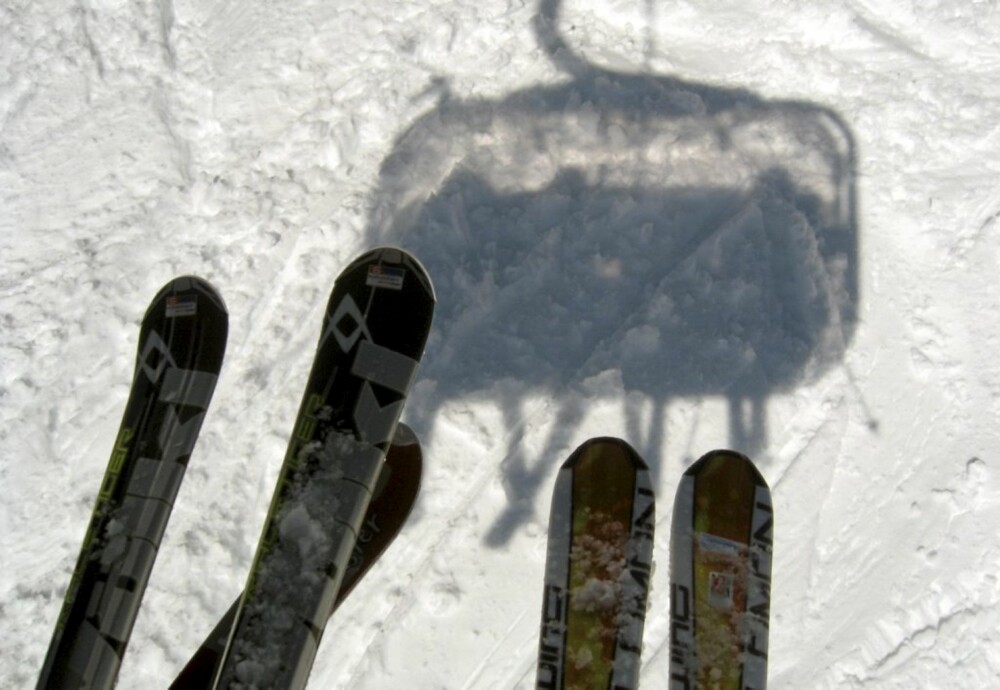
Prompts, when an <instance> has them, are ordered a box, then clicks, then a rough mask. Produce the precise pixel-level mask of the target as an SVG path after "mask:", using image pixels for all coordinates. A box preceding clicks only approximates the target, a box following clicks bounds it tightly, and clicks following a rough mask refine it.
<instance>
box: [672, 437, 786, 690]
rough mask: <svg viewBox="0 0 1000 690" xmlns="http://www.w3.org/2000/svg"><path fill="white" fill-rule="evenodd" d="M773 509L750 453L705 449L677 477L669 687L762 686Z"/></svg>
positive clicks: (739, 689) (743, 689) (723, 689)
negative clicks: (745, 454) (746, 455)
mask: <svg viewBox="0 0 1000 690" xmlns="http://www.w3.org/2000/svg"><path fill="white" fill-rule="evenodd" d="M773 526H774V512H773V508H772V505H771V492H770V490H769V489H768V487H767V483H766V482H765V481H764V478H763V477H762V476H761V474H760V472H758V471H757V468H756V467H755V466H754V464H753V463H752V462H751V461H750V459H749V458H747V457H745V456H743V455H740V454H739V453H735V452H732V451H727V450H717V451H713V452H711V453H708V454H707V455H705V456H704V457H702V458H701V459H700V460H698V462H696V463H695V464H694V465H692V466H691V467H690V468H689V469H688V470H687V471H686V472H685V473H684V475H683V476H682V477H681V481H680V485H679V486H678V488H677V500H676V502H675V503H674V517H673V526H672V530H671V539H670V579H671V582H670V608H671V611H670V625H671V633H670V640H671V643H670V690H682V689H688V688H690V689H695V688H697V689H702V688H704V689H706V690H708V689H711V690H763V688H765V687H766V686H767V638H768V617H769V611H770V602H771V549H772V543H773Z"/></svg>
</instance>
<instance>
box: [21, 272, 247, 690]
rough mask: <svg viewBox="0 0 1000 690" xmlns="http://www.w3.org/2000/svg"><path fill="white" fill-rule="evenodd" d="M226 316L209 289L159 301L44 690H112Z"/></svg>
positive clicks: (142, 343) (171, 288)
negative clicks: (73, 689)
mask: <svg viewBox="0 0 1000 690" xmlns="http://www.w3.org/2000/svg"><path fill="white" fill-rule="evenodd" d="M227 331H228V314H227V312H226V307H225V304H224V303H223V301H222V298H221V297H220V296H219V294H218V293H217V292H216V291H215V289H214V288H213V287H212V286H211V285H209V284H208V283H207V282H206V281H204V280H201V279H200V278H195V277H190V276H188V277H182V278H176V279H174V280H172V281H170V282H169V283H168V284H167V285H166V286H164V287H163V289H161V290H160V292H159V293H158V294H157V295H156V297H155V298H153V301H152V302H151V303H150V305H149V308H148V309H147V311H146V315H145V317H144V318H143V320H142V327H141V330H140V332H139V346H138V356H137V358H136V367H135V376H134V379H133V382H132V389H131V392H130V394H129V398H128V403H127V404H126V407H125V414H124V417H123V419H122V423H121V427H120V430H119V432H118V437H117V440H116V441H115V445H114V449H113V451H112V453H111V459H110V461H109V462H108V467H107V471H106V473H105V475H104V479H103V481H102V482H101V486H100V489H99V491H98V494H97V503H96V506H95V508H94V512H93V514H92V516H91V519H90V523H89V525H88V527H87V532H86V536H85V537H84V540H83V548H82V549H81V552H80V556H79V559H78V560H77V564H76V568H75V569H74V571H73V577H72V579H71V580H70V584H69V587H68V589H67V591H66V596H65V599H64V603H63V607H62V611H61V612H60V614H59V619H58V622H57V623H56V628H55V633H54V634H53V637H52V642H51V644H50V646H49V651H48V654H47V656H46V658H45V665H44V666H43V668H42V672H41V675H40V676H39V679H38V688H40V689H41V688H111V687H113V685H114V683H115V680H116V678H117V675H118V669H119V667H120V665H121V660H122V657H123V655H124V654H125V648H126V645H127V644H128V639H129V635H130V634H131V632H132V627H133V625H134V623H135V619H136V615H137V614H138V610H139V604H140V602H141V600H142V595H143V592H144V591H145V588H146V583H147V581H148V580H149V574H150V571H151V570H152V567H153V561H154V560H155V558H156V553H157V549H158V548H159V545H160V540H161V538H162V536H163V532H164V530H165V528H166V525H167V520H168V518H169V516H170V511H171V508H172V507H173V503H174V499H175V498H176V496H177V491H178V489H179V487H180V483H181V479H182V477H183V476H184V470H185V468H186V467H187V463H188V459H189V458H190V455H191V451H192V449H193V448H194V444H195V440H196V439H197V437H198V432H199V430H200V429H201V423H202V420H203V419H204V416H205V411H206V409H207V408H208V405H209V401H210V400H211V398H212V393H213V391H214V390H215V383H216V379H217V378H218V375H219V370H220V368H221V366H222V358H223V354H224V352H225V346H226V335H227Z"/></svg>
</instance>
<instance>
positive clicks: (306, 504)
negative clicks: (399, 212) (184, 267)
mask: <svg viewBox="0 0 1000 690" xmlns="http://www.w3.org/2000/svg"><path fill="white" fill-rule="evenodd" d="M433 310H434V290H433V287H432V285H431V282H430V279H429V277H428V276H427V273H426V272H425V270H424V269H423V267H422V266H421V265H420V263H419V262H418V261H417V260H416V259H415V258H414V257H412V256H410V255H409V254H407V253H406V252H405V251H403V250H400V249H397V248H389V247H386V248H379V249H375V250H372V251H370V252H367V253H365V254H364V255H362V256H360V257H359V258H357V259H356V260H355V261H354V262H352V263H351V264H350V265H349V266H348V267H347V268H346V269H345V270H344V271H343V272H342V273H341V274H340V276H339V277H338V278H337V280H336V282H335V285H334V288H333V292H332V294H331V296H330V300H329V304H328V306H327V311H326V314H325V317H324V320H323V326H322V330H321V335H320V341H319V346H318V349H317V353H316V357H315V359H314V362H313V366H312V370H311V373H310V375H309V379H308V383H307V385H306V391H305V394H304V396H303V401H302V404H301V407H300V410H299V413H298V416H297V418H296V420H295V425H294V428H293V432H292V439H291V441H290V443H289V447H288V452H287V454H286V456H285V460H284V463H283V465H282V468H281V474H280V476H279V480H278V485H277V488H276V490H275V494H274V498H273V500H272V502H271V507H270V509H269V511H268V515H267V518H266V521H265V526H264V533H263V536H262V538H261V542H260V545H259V547H258V550H257V554H256V557H255V559H254V563H253V566H252V568H251V572H250V576H249V577H248V580H247V587H246V588H245V590H244V593H243V596H242V598H241V599H240V600H239V602H238V604H234V607H233V608H232V609H231V610H230V611H229V612H228V613H227V615H226V617H225V618H224V619H223V620H222V621H220V623H219V625H218V626H217V628H216V630H215V631H213V633H212V634H211V635H210V636H209V638H208V639H207V640H206V642H205V644H203V645H202V647H201V648H200V649H199V651H198V652H197V653H196V655H195V657H194V658H193V659H192V661H191V663H190V664H189V665H188V666H187V667H186V668H185V670H184V671H183V672H182V674H181V676H180V677H179V678H178V680H177V681H176V682H175V685H174V687H184V688H209V687H217V688H226V687H229V686H230V685H235V684H239V683H245V684H247V685H253V684H256V685H257V686H258V687H275V688H277V687H288V688H293V687H295V688H300V687H303V686H304V685H305V681H306V678H307V676H308V673H309V670H310V668H311V666H312V661H313V658H314V655H315V652H316V647H317V645H318V643H319V639H320V636H321V635H322V632H323V628H324V626H325V623H326V620H327V618H329V616H330V614H332V612H333V610H334V609H335V608H336V606H337V604H338V603H339V601H340V600H342V599H343V597H344V596H346V594H347V593H348V592H349V590H350V588H351V587H352V586H353V585H354V583H355V582H357V580H358V578H360V576H361V575H362V574H363V573H364V571H365V570H366V569H367V568H368V567H369V566H370V565H371V564H372V562H374V560H375V559H376V558H377V557H378V555H379V554H380V553H381V552H382V550H384V549H385V547H386V546H387V545H388V543H389V542H390V541H391V540H392V537H393V536H394V535H395V533H396V532H398V530H399V528H400V526H401V525H402V523H403V521H405V518H406V515H407V514H408V512H409V509H410V507H412V505H413V501H414V499H415V497H416V492H417V488H418V486H419V479H420V449H419V444H417V441H416V438H415V437H414V436H413V435H412V433H410V432H408V430H406V429H401V430H400V431H399V432H397V424H398V421H399V416H400V414H401V412H402V409H403V404H404V403H405V400H406V396H407V394H408V393H409V390H410V387H411V385H412V384H413V381H414V378H415V376H416V371H417V366H418V363H419V360H420V357H421V355H422V354H423V349H424V344H425V342H426V339H427V335H428V332H429V330H430V323H431V318H432V315H433ZM227 331H228V315H227V312H226V307H225V304H224V303H223V301H222V299H221V297H220V296H219V294H218V293H217V292H216V291H215V289H214V288H213V287H212V286H211V285H210V284H209V283H207V282H206V281H204V280H201V279H199V278H194V277H190V276H189V277H183V278H177V279H175V280H173V281H171V282H170V283H168V284H167V285H166V286H165V287H164V288H163V289H162V290H161V291H160V292H159V293H158V294H157V295H156V297H155V298H154V299H153V301H152V303H151V304H150V306H149V309H148V310H147V312H146V315H145V317H144V318H143V322H142V328H141V330H140V334H139V346H138V355H137V360H136V371H135V377H134V380H133V384H132V389H131V392H130V395H129V399H128V403H127V405H126V409H125V415H124V417H123V420H122V425H121V429H120V431H119V434H118V438H117V440H116V442H115V446H114V450H113V451H112V455H111V460H110V461H109V463H108V469H107V472H106V474H105V477H104V480H103V482H102V484H101V488H100V491H99V492H98V497H97V504H96V507H95V509H94V513H93V516H92V518H91V521H90V524H89V526H88V529H87V533H86V536H85V538H84V542H83V548H82V550H81V553H80V557H79V559H78V561H77V565H76V568H75V570H74V572H73V577H72V579H71V581H70V585H69V587H68V589H67V592H66V596H65V599H64V603H63V608H62V611H61V613H60V615H59V619H58V622H57V624H56V628H55V632H54V634H53V638H52V642H51V644H50V647H49V651H48V654H47V656H46V660H45V664H44V667H43V669H42V672H41V675H40V677H39V681H38V687H39V688H111V687H113V686H114V684H115V681H116V678H117V675H118V669H119V667H120V665H121V660H122V657H123V656H124V654H125V649H126V646H127V644H128V639H129V635H130V634H131V631H132V627H133V625H134V623H135V619H136V615H137V614H138V610H139V605H140V602H141V599H142V595H143V592H144V590H145V587H146V583H147V581H148V579H149V575H150V572H151V571H152V567H153V562H154V560H155V558H156V552H157V549H158V547H159V544H160V540H161V538H162V536H163V532H164V529H165V528H166V524H167V520H168V518H169V515H170V510H171V508H172V506H173V502H174V499H175V498H176V495H177V490H178V488H179V486H180V482H181V479H182V477H183V474H184V470H185V468H186V466H187V462H188V459H189V457H190V454H191V451H192V449H193V446H194V443H195V440H196V439H197V436H198V431H199V430H200V428H201V423H202V420H203V418H204V414H205V410H206V409H207V407H208V405H209V402H210V400H211V398H212V393H213V392H214V389H215V383H216V380H217V378H218V375H219V371H220V369H221V365H222V359H223V353H224V350H225V343H226V335H227ZM394 439H396V440H395V441H394ZM387 451H389V457H388V458H386V452H387ZM373 496H374V500H373ZM265 641H266V645H267V654H268V655H269V658H267V659H262V658H261V657H260V654H261V645H262V644H263V643H265Z"/></svg>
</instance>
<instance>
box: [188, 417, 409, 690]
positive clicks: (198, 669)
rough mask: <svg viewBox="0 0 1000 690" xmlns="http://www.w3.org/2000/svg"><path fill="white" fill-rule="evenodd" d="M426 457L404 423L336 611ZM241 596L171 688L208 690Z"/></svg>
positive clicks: (400, 518)
mask: <svg viewBox="0 0 1000 690" xmlns="http://www.w3.org/2000/svg"><path fill="white" fill-rule="evenodd" d="M422 465H423V456H422V453H421V451H420V441H419V440H418V439H417V437H416V435H415V434H414V433H413V431H412V430H411V429H410V428H409V427H408V426H406V425H405V424H403V423H400V424H399V426H397V427H396V435H395V436H394V437H393V439H392V445H391V446H390V447H389V452H388V453H386V456H385V466H384V467H383V468H382V472H381V474H380V475H379V479H378V484H377V485H376V486H375V492H374V493H373V494H372V501H371V503H370V504H368V511H367V512H366V513H365V519H364V520H363V521H362V523H361V531H360V532H359V533H358V540H357V543H356V544H355V545H354V552H353V553H352V554H351V560H350V561H349V562H348V565H347V569H346V570H345V571H344V580H343V582H342V583H341V585H340V591H339V592H337V600H336V601H335V602H334V605H333V607H334V611H336V609H337V608H338V607H339V606H340V604H341V602H343V601H344V599H346V598H347V595H348V594H350V593H351V590H353V589H354V586H355V585H356V584H357V583H358V581H359V580H361V578H362V577H364V576H365V574H366V573H367V572H368V570H369V568H371V567H372V565H374V563H375V561H377V560H378V559H379V557H380V556H381V555H382V553H383V552H384V551H385V550H386V548H388V546H389V544H391V543H392V541H393V540H394V539H395V538H396V535H398V534H399V532H400V531H401V530H402V528H403V525H404V524H405V523H406V519H407V517H409V515H410V511H411V510H412V509H413V505H414V503H416V500H417V494H418V493H419V491H420V476H421V470H422ZM239 603H240V600H239V599H237V600H236V601H234V602H233V605H232V606H230V607H229V610H228V611H226V613H225V615H224V616H223V617H222V619H221V620H220V621H219V622H218V624H216V626H215V628H214V629H213V630H212V632H211V633H209V635H208V637H206V638H205V641H204V642H202V644H201V646H200V647H199V648H198V651H196V652H195V653H194V656H192V657H191V660H190V661H188V663H187V665H186V666H185V667H184V669H183V670H182V671H181V672H180V673H179V674H178V676H177V678H176V679H174V682H173V683H172V684H171V685H170V690H208V688H210V687H211V685H212V679H213V678H214V677H215V672H216V670H217V668H218V664H219V661H220V659H221V658H222V654H223V652H225V649H226V640H227V639H228V638H229V631H230V630H231V629H232V627H233V620H235V618H236V610H237V608H238V607H239Z"/></svg>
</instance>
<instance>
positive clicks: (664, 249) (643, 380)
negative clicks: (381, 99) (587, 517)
mask: <svg viewBox="0 0 1000 690" xmlns="http://www.w3.org/2000/svg"><path fill="white" fill-rule="evenodd" d="M558 10H559V1H558V0H542V2H541V4H540V7H539V12H538V14H537V15H536V17H535V22H534V28H535V32H536V35H537V37H538V41H539V44H540V45H541V46H542V47H543V48H544V50H545V51H546V53H547V54H548V56H549V57H550V59H552V61H553V62H554V63H555V64H556V65H557V66H558V67H559V68H560V69H561V70H562V71H563V72H564V73H565V74H566V75H567V78H566V80H565V81H563V82H562V83H559V84H556V85H546V86H538V87H533V88H528V89H524V90H521V91H517V92H515V93H511V94H509V95H507V96H506V97H504V98H502V99H498V100H489V99H472V100H460V99H454V98H451V97H449V96H448V95H447V93H446V92H445V93H443V95H442V98H441V101H440V102H439V103H438V105H437V106H436V107H435V108H434V109H432V110H431V111H430V112H428V113H427V114H425V115H424V116H422V117H421V118H420V119H418V120H417V121H416V122H415V123H414V124H413V125H412V126H411V127H410V128H408V130H407V131H405V132H404V133H403V134H402V135H400V136H399V138H398V139H397V141H396V142H395V145H394V148H393V151H392V153H391V154H390V155H389V157H388V158H387V159H386V160H385V161H384V163H383V165H382V168H381V170H380V177H379V184H378V188H377V190H376V193H375V198H374V204H373V207H372V211H371V215H370V219H369V230H368V232H369V240H370V243H371V244H376V243H387V242H388V243H396V244H399V245H401V246H404V247H406V248H407V249H409V250H411V251H413V252H414V253H415V254H416V255H417V256H418V257H420V258H421V260H422V261H423V262H424V264H425V265H426V267H427V269H428V270H429V271H430V274H431V275H432V276H433V278H434V281H435V287H436V290H437V294H438V307H437V313H436V316H435V325H434V330H433V333H432V335H431V340H430V342H429V344H428V356H427V357H426V358H425V361H424V364H423V366H422V369H421V378H422V379H423V380H424V381H425V382H427V384H428V385H426V386H425V387H424V389H423V391H424V392H423V393H422V394H421V395H420V396H419V399H418V400H415V401H414V402H413V403H412V404H411V405H410V406H408V416H409V417H410V419H411V424H412V425H414V427H415V428H417V429H418V431H420V432H421V433H422V434H423V435H425V436H426V437H428V438H429V435H430V434H431V433H432V432H433V423H434V420H435V418H436V416H437V412H438V411H439V410H440V409H441V407H442V406H443V405H445V404H446V403H448V402H449V401H454V400H459V399H462V400H468V401H489V402H491V403H493V404H496V405H498V406H499V408H500V410H501V412H502V414H503V417H504V420H505V422H506V423H507V425H508V429H509V430H510V432H511V440H510V442H509V447H508V452H507V455H506V458H505V460H504V461H503V466H502V472H503V481H504V486H505V489H506V490H507V495H508V498H509V502H508V503H509V505H508V509H507V511H506V512H505V513H504V515H502V516H501V517H500V518H499V519H498V521H497V522H496V523H495V524H494V525H493V526H492V528H491V529H490V532H489V534H488V536H487V543H488V544H489V545H493V546H496V545H500V544H503V543H505V542H506V541H507V540H508V539H509V537H510V535H511V534H512V533H513V531H514V530H515V529H516V528H517V527H518V526H519V525H521V524H523V522H524V521H525V520H526V519H527V518H528V517H530V515H531V514H532V511H533V507H532V506H533V505H534V503H535V501H534V498H535V495H536V492H537V487H538V486H539V485H540V483H541V482H540V480H541V478H542V477H543V476H544V475H545V474H546V473H547V472H549V471H551V469H552V467H553V464H552V463H558V462H561V460H562V458H561V457H558V454H559V453H561V452H562V451H563V450H565V448H566V447H567V444H568V443H570V442H571V441H572V438H573V436H574V433H575V431H576V430H577V429H578V427H579V424H580V423H581V421H582V419H583V416H584V412H585V409H586V405H588V404H590V403H591V402H592V401H593V400H594V399H595V398H600V397H602V396H609V395H610V396H617V397H618V398H620V399H621V401H622V405H623V409H624V410H625V415H626V419H627V428H628V432H629V434H630V435H631V438H629V439H627V440H629V441H630V442H631V443H633V445H635V446H636V447H637V449H639V451H640V453H642V454H643V455H644V456H645V457H646V460H647V461H648V462H649V463H650V466H651V469H652V470H653V471H654V473H658V472H659V466H660V464H661V463H660V458H659V453H660V449H661V448H662V447H663V442H664V440H665V439H666V435H667V430H666V429H665V428H664V423H665V422H664V417H665V412H666V409H667V407H668V405H669V403H670V402H671V401H672V400H676V399H679V398H685V399H691V398H698V397H703V396H723V397H724V398H725V399H726V400H727V401H728V409H729V438H728V439H720V441H719V444H718V445H724V444H728V445H729V446H730V447H733V448H736V449H739V450H741V451H743V452H745V453H748V454H751V455H753V454H755V453H756V452H757V451H759V450H760V449H762V448H763V447H764V445H765V444H766V442H767V429H766V403H767V399H768V397H769V396H771V395H773V394H774V393H776V392H780V391H787V390H791V389H794V388H795V387H796V386H798V385H800V384H802V383H803V382H807V381H809V380H812V379H814V378H815V377H817V376H819V375H821V374H822V373H823V372H825V371H827V370H829V369H830V368H831V367H833V366H836V365H837V364H838V363H839V362H841V361H842V359H843V355H844V351H845V348H846V345H847V343H848V342H849V341H850V339H851V337H852V335H853V332H854V329H855V324H856V321H857V311H858V298H859V296H858V229H857V201H856V195H855V190H854V177H855V165H856V161H855V145H854V140H853V136H852V134H851V132H850V130H849V128H848V127H847V125H846V124H845V123H844V122H843V120H842V119H841V118H840V117H839V116H838V115H837V113H836V112H834V111H832V110H830V109H828V108H824V107H821V106H818V105H815V104H811V103H807V102H802V101H780V100H767V99H763V98H761V97H759V96H757V95H754V94H753V93H751V92H749V91H746V90H741V89H723V88H718V87H713V86H709V85H706V84H699V83H695V82H690V81H685V80H681V79H678V78H673V77H661V76H651V75H645V74H630V73H623V72H616V71H612V70H608V69H603V68H600V67H597V66H595V65H592V64H590V63H588V62H586V61H585V60H583V59H582V58H580V57H579V56H578V55H577V54H576V53H575V52H574V51H573V50H572V49H571V48H570V47H569V46H568V45H566V43H565V42H564V40H563V39H562V36H561V35H560V33H559V31H558ZM639 398H641V399H648V400H650V401H652V409H651V410H646V411H645V412H644V414H645V415H646V416H647V417H648V420H649V422H648V425H644V424H643V423H641V421H640V417H641V416H642V414H640V412H642V410H640V409H639V408H640V407H641V405H638V404H637V403H636V400H637V399H639ZM539 399H553V400H556V401H557V403H556V405H557V407H556V409H554V410H552V409H545V410H542V412H543V413H544V414H546V415H547V417H548V418H550V419H554V420H556V422H555V424H554V425H553V426H552V432H551V433H550V436H549V438H548V439H546V441H545V444H544V449H543V450H542V451H541V452H540V453H538V456H537V457H534V458H529V457H526V455H525V450H524V444H522V443H521V442H520V439H521V435H522V433H521V429H522V427H523V425H524V424H525V421H526V419H529V418H530V417H531V416H532V415H533V414H537V413H538V412H537V411H536V410H534V408H533V407H532V406H533V405H535V404H536V403H534V402H533V401H537V400H539ZM644 427H645V428H644ZM595 435H596V433H595Z"/></svg>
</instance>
